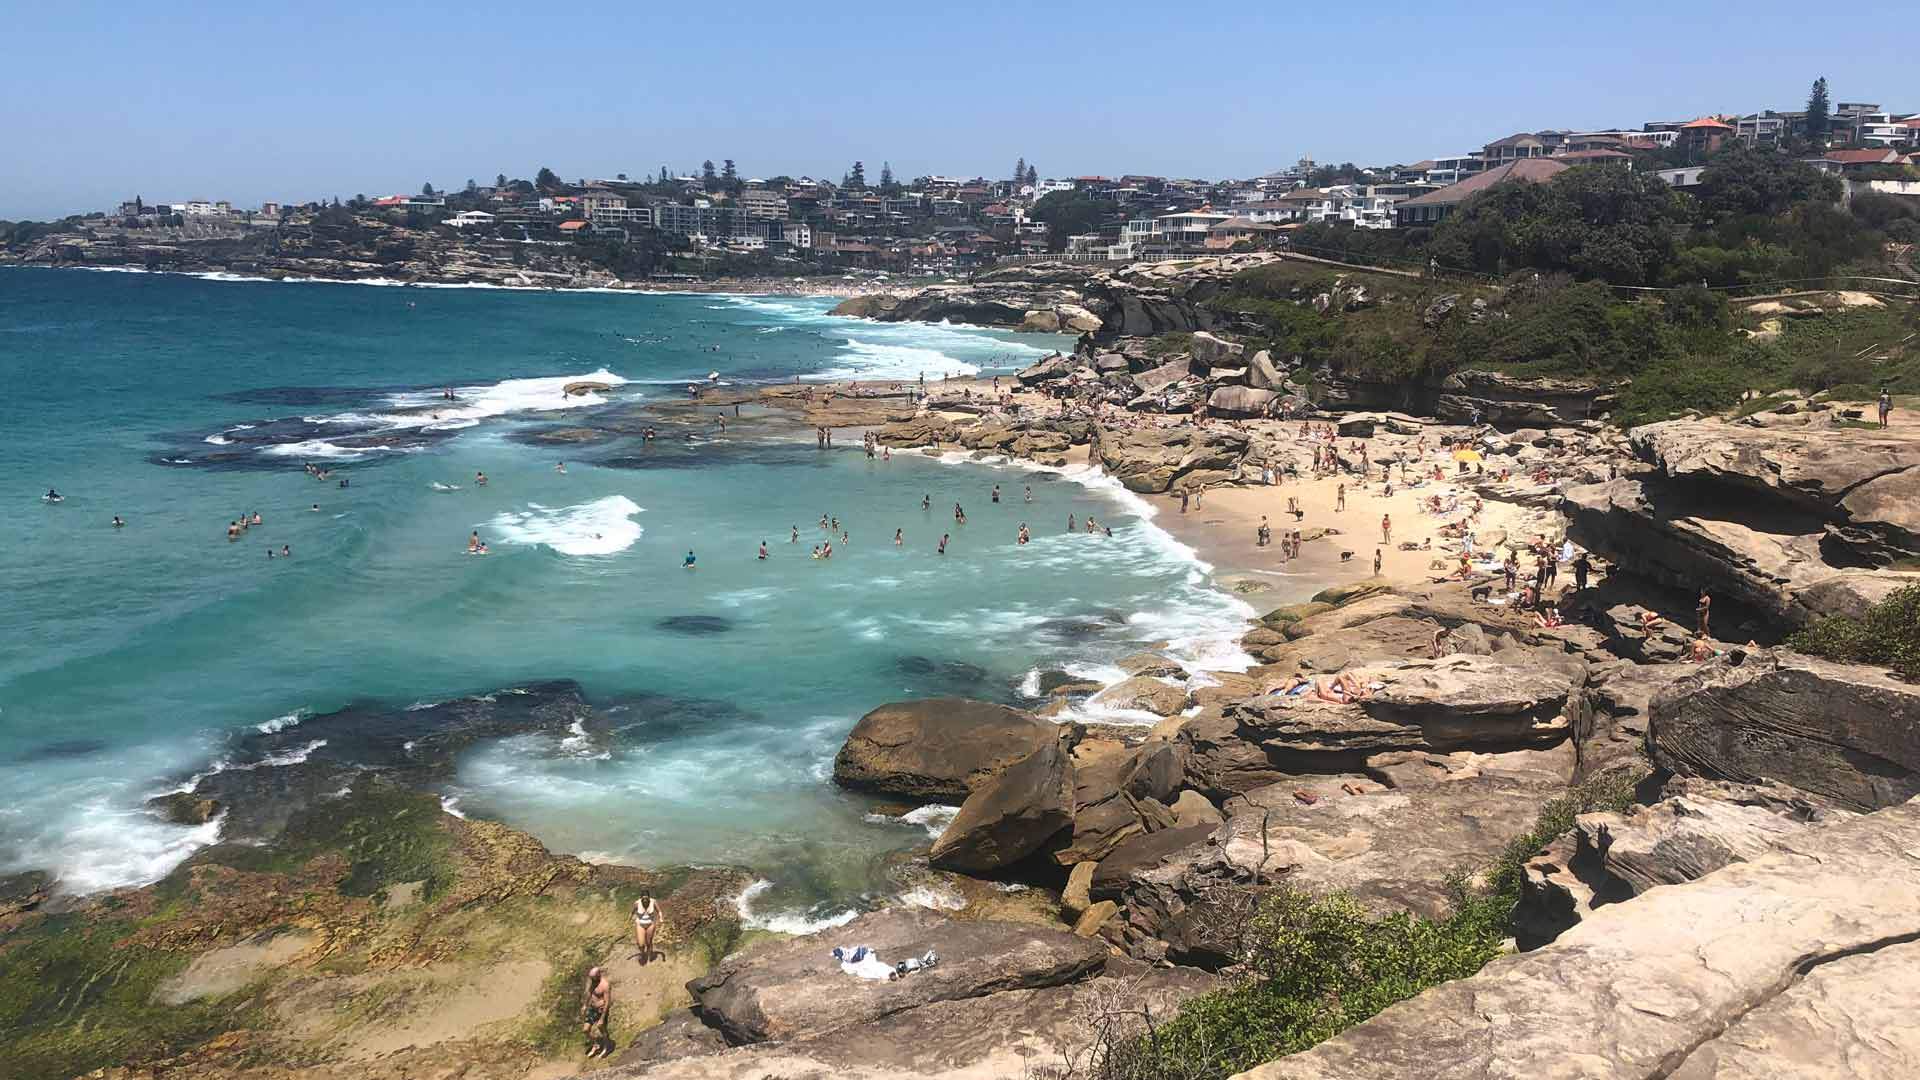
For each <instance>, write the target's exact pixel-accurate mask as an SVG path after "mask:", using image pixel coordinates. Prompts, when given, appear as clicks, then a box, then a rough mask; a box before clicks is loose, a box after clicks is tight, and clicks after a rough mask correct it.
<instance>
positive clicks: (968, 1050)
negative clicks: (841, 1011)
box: [599, 945, 1223, 1080]
mask: <svg viewBox="0 0 1920 1080" xmlns="http://www.w3.org/2000/svg"><path fill="white" fill-rule="evenodd" d="M942 951H943V952H944V951H945V946H944V945H943V946H942ZM840 977H841V978H850V977H849V976H840ZM917 978H919V975H914V976H912V977H911V978H909V979H908V980H905V981H906V982H911V981H912V980H913V979H917ZM1222 984H1223V980H1222V979H1220V978H1219V977H1218V976H1214V975H1209V974H1207V973H1205V972H1201V971H1195V970H1194V969H1192V968H1149V967H1147V966H1146V965H1144V964H1138V963H1134V962H1132V961H1130V960H1125V959H1122V958H1112V959H1109V960H1108V962H1107V964H1106V966H1105V967H1104V968H1103V969H1102V972H1101V973H1100V974H1098V975H1095V976H1092V977H1089V978H1084V979H1079V980H1076V981H1072V982H1065V983H1060V984H1057V985H1053V986H1042V987H1038V988H1036V989H1031V990H1000V991H996V992H993V993H988V994H984V995H981V996H975V997H963V998H955V999H950V1000H939V1001H931V1002H929V1003H927V1004H925V1005H920V1006H917V1007H912V1008H907V1009H903V1010H901V1011H898V1012H892V1013H889V1014H887V1015H885V1016H882V1017H880V1018H878V1019H874V1020H866V1021H864V1022H861V1023H857V1024H854V1025H852V1026H849V1027H842V1028H836V1029H834V1030H833V1031H830V1032H827V1033H825V1034H821V1035H812V1036H806V1037H802V1038H795V1039H789V1040H784V1041H780V1042H770V1043H754V1044H750V1045H747V1046H742V1047H737V1048H735V1049H731V1050H726V1051H724V1052H720V1053H708V1054H703V1055H701V1056H695V1057H686V1058H682V1059H681V1060H677V1061H660V1060H658V1059H657V1058H647V1059H642V1060H647V1061H651V1062H653V1063H652V1064H649V1065H647V1066H645V1067H644V1068H643V1069H640V1070H637V1071H633V1072H626V1071H621V1070H616V1071H613V1072H608V1073H603V1074H599V1075H603V1076H607V1077H627V1076H636V1077H638V1076H644V1077H646V1080H765V1078H766V1077H792V1078H799V1077H817V1078H824V1077H832V1078H834V1080H902V1078H905V1077H944V1078H949V1080H969V1078H984V1077H1013V1076H1022V1075H1027V1074H1030V1073H1031V1072H1032V1071H1033V1063H1034V1062H1035V1061H1062V1060H1069V1059H1071V1058H1074V1057H1077V1056H1078V1055H1081V1054H1083V1053H1085V1052H1086V1049H1087V1048H1088V1047H1089V1046H1091V1045H1093V1044H1094V1043H1095V1040H1096V1039H1097V1038H1112V1039H1122V1040H1124V1039H1126V1038H1129V1037H1131V1036H1133V1035H1136V1034H1141V1033H1143V1032H1144V1031H1145V1022H1144V1020H1143V1019H1140V1018H1141V1017H1145V1016H1151V1017H1154V1018H1164V1017H1168V1016H1172V1015H1173V1014H1174V1013H1175V1012H1177V1011H1178V1010H1179V1007H1180V1005H1181V1003H1182V1002H1184V1001H1186V1000H1188V999H1190V998H1192V997H1194V996H1196V995H1198V994H1203V993H1206V992H1207V991H1209V990H1214V989H1218V988H1219V987H1220V986H1221V985H1222ZM883 985H884V984H883ZM695 1023H697V1021H695ZM1096 1027H1097V1028H1098V1029H1099V1030H1097V1031H1096ZM647 1039H648V1036H647V1035H646V1034H642V1035H641V1036H640V1037H639V1039H638V1040H636V1041H642V1042H644V1041H646V1040H647Z"/></svg>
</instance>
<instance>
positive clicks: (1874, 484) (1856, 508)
mask: <svg viewBox="0 0 1920 1080" xmlns="http://www.w3.org/2000/svg"><path fill="white" fill-rule="evenodd" d="M1628 439H1629V441H1630V442H1631V443H1632V446H1633V449H1634V453H1635V454H1637V455H1638V456H1639V457H1640V458H1641V459H1643V460H1645V461H1646V462H1648V463H1649V464H1651V465H1653V466H1654V467H1655V468H1657V469H1659V470H1660V471H1661V472H1662V473H1663V474H1665V475H1666V476H1668V477H1671V478H1674V479H1678V480H1685V481H1688V482H1692V483H1696V484H1699V485H1702V486H1711V487H1716V488H1722V489H1724V490H1726V491H1728V492H1730V493H1738V494H1745V495H1748V496H1753V495H1758V496H1761V497H1762V498H1763V499H1765V500H1769V501H1775V502H1780V503H1785V504H1790V505H1792V506H1795V507H1797V508H1799V509H1802V510H1805V511H1809V512H1812V513H1815V514H1818V515H1820V516H1821V517H1822V518H1825V519H1828V520H1833V521H1840V522H1844V523H1846V524H1848V525H1850V526H1855V527H1860V528H1863V529H1866V530H1869V531H1872V532H1878V533H1882V534H1885V535H1886V536H1888V537H1890V538H1893V539H1896V540H1901V541H1904V542H1906V543H1907V544H1909V545H1913V544H1920V431H1916V430H1915V429H1913V428H1912V427H1911V426H1908V427H1899V428H1885V429H1881V430H1875V431H1860V430H1835V429H1831V428H1829V429H1825V430H1817V429H1803V430H1797V431H1796V430H1791V429H1781V428H1764V429H1762V428H1751V427H1743V426H1739V425H1733V424H1721V423H1713V422H1709V421H1704V420H1670V421H1667V422H1665V423H1659V424H1648V425H1646V426H1644V427H1638V428H1634V429H1633V430H1632V431H1631V432H1629V433H1628Z"/></svg>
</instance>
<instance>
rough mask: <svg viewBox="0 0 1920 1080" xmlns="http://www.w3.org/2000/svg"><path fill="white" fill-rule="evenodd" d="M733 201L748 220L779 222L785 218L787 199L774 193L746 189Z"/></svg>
mask: <svg viewBox="0 0 1920 1080" xmlns="http://www.w3.org/2000/svg"><path fill="white" fill-rule="evenodd" d="M733 201H734V203H735V204H736V205H738V206H739V207H740V209H741V210H743V211H745V212H746V215H747V216H748V217H750V218H760V219H775V220H779V219H784V218H785V217H786V216H787V198H786V196H784V195H781V194H780V193H779V192H776V191H767V190H765V189H763V188H748V189H746V190H745V191H742V192H741V193H740V194H738V195H736V196H734V200H733Z"/></svg>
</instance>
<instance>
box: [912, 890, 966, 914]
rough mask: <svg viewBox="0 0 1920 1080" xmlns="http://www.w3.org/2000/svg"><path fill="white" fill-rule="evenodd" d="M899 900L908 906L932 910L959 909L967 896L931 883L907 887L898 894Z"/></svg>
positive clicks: (963, 905)
mask: <svg viewBox="0 0 1920 1080" xmlns="http://www.w3.org/2000/svg"><path fill="white" fill-rule="evenodd" d="M900 902H901V903H902V904H905V905H907V906H908V907H921V908H931V909H933V910H934V911H959V910H960V909H961V908H964V907H966V906H967V898H966V897H964V896H961V895H960V893H959V892H958V891H957V890H954V889H942V888H937V887H935V886H932V885H916V886H914V887H913V888H911V889H908V890H907V891H906V892H903V893H901V894H900Z"/></svg>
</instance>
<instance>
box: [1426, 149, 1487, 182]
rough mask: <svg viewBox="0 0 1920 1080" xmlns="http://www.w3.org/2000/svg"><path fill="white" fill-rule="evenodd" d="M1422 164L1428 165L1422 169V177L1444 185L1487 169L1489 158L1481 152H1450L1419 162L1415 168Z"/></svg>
mask: <svg viewBox="0 0 1920 1080" xmlns="http://www.w3.org/2000/svg"><path fill="white" fill-rule="evenodd" d="M1422 165H1424V166H1426V167H1425V168H1424V169H1421V170H1420V176H1421V179H1423V180H1425V181H1427V182H1428V183H1430V184H1439V185H1441V186H1442V187H1445V186H1446V185H1448V184H1457V183H1459V182H1460V181H1462V180H1465V179H1466V178H1467V177H1469V176H1474V175H1476V174H1478V173H1483V172H1485V171H1487V159H1486V158H1485V157H1482V156H1481V155H1480V154H1448V155H1446V156H1444V157H1437V158H1434V159H1432V160H1431V161H1423V162H1419V163H1418V164H1416V165H1414V166H1413V168H1420V166H1422Z"/></svg>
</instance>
